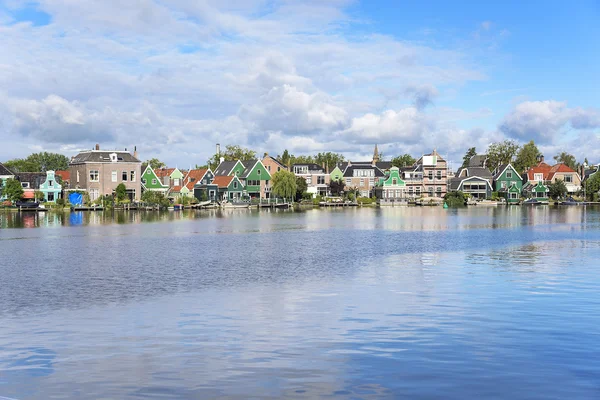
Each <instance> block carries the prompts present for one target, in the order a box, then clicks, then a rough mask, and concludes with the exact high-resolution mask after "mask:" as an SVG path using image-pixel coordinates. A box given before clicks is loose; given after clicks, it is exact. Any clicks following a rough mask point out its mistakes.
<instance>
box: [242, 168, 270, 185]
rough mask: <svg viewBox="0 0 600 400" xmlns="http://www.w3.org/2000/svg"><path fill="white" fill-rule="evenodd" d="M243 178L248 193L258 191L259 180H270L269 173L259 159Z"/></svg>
mask: <svg viewBox="0 0 600 400" xmlns="http://www.w3.org/2000/svg"><path fill="white" fill-rule="evenodd" d="M243 179H244V183H245V185H246V191H247V192H248V193H260V181H270V180H271V174H269V171H267V169H266V168H265V166H264V165H263V163H262V162H261V161H256V163H255V164H254V165H253V166H252V168H251V169H250V171H248V173H247V175H246V176H244V177H243Z"/></svg>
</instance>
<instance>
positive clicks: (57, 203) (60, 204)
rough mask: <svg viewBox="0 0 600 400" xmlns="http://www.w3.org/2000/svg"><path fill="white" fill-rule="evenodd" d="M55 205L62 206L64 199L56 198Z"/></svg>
mask: <svg viewBox="0 0 600 400" xmlns="http://www.w3.org/2000/svg"><path fill="white" fill-rule="evenodd" d="M56 205H57V206H58V207H64V206H65V199H62V198H61V199H56Z"/></svg>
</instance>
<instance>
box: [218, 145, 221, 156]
mask: <svg viewBox="0 0 600 400" xmlns="http://www.w3.org/2000/svg"><path fill="white" fill-rule="evenodd" d="M217 154H221V145H220V144H219V143H217Z"/></svg>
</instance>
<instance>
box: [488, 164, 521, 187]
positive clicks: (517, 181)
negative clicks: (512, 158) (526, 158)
mask: <svg viewBox="0 0 600 400" xmlns="http://www.w3.org/2000/svg"><path fill="white" fill-rule="evenodd" d="M512 186H514V187H516V188H517V189H518V190H519V192H520V191H521V190H522V189H523V179H522V178H521V176H520V175H519V174H518V172H517V171H516V170H515V169H514V167H513V166H512V165H511V164H508V165H506V166H505V167H504V169H503V170H502V171H499V172H498V173H497V174H496V175H495V176H494V190H495V191H496V192H500V191H507V190H508V189H509V188H510V187H512Z"/></svg>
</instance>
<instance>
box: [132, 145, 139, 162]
mask: <svg viewBox="0 0 600 400" xmlns="http://www.w3.org/2000/svg"><path fill="white" fill-rule="evenodd" d="M133 156H134V157H135V158H137V159H138V160H139V158H138V152H137V146H134V147H133Z"/></svg>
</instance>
